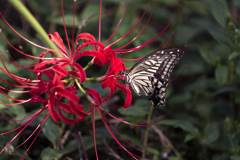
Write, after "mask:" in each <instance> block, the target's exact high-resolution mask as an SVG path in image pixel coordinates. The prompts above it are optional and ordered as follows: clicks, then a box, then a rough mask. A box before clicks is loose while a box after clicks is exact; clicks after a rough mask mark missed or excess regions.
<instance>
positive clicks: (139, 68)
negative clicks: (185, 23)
mask: <svg viewBox="0 0 240 160" xmlns="http://www.w3.org/2000/svg"><path fill="white" fill-rule="evenodd" d="M183 53H184V51H183V50H181V49H179V48H166V49H161V50H158V51H156V52H153V53H151V54H149V55H147V56H145V57H144V58H143V59H141V60H140V61H138V62H137V63H136V64H135V65H134V66H133V67H132V69H131V70H130V71H129V73H128V76H129V78H130V79H131V80H130V83H131V85H132V87H133V89H134V91H135V92H136V93H137V94H138V95H141V90H140V89H143V91H144V93H145V94H146V96H147V98H148V99H149V101H151V102H152V103H153V105H154V106H157V105H164V104H165V97H164V94H165V92H166V89H165V88H166V86H167V85H168V80H169V76H170V73H171V72H172V70H173V69H174V67H175V66H176V64H177V63H178V61H179V59H180V58H181V57H182V55H183Z"/></svg>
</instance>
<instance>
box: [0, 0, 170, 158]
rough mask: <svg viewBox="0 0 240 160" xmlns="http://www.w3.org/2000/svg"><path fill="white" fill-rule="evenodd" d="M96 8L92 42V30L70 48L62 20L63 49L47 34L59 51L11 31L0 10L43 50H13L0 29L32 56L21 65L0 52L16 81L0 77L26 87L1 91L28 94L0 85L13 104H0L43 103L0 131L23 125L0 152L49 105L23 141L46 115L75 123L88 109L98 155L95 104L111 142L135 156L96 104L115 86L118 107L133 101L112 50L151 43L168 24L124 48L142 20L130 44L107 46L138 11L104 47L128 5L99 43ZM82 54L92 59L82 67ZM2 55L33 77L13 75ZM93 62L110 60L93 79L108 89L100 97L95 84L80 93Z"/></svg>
mask: <svg viewBox="0 0 240 160" xmlns="http://www.w3.org/2000/svg"><path fill="white" fill-rule="evenodd" d="M100 4H102V0H100ZM62 5H63V4H62ZM127 5H128V4H127ZM148 6H149V5H148ZM148 6H147V8H146V10H145V12H144V14H143V16H144V15H145V13H146V11H147V9H148ZM62 8H63V6H62ZM101 8H102V6H100V16H99V39H98V41H96V39H95V37H94V36H93V35H91V34H89V33H80V34H79V35H78V36H77V38H76V44H77V49H76V50H75V51H74V50H73V44H74V39H72V46H70V43H69V40H68V36H67V32H66V25H64V29H65V34H66V39H67V43H68V50H67V49H66V47H65V45H64V44H63V40H62V38H61V37H60V35H59V34H58V32H54V33H52V34H49V38H50V40H51V41H52V42H55V44H56V45H57V47H58V49H59V51H56V50H52V49H48V48H45V47H42V46H39V45H37V44H34V43H33V42H31V41H29V40H27V39H26V38H24V37H23V36H22V35H20V34H19V33H18V32H17V31H16V30H14V28H12V26H11V25H10V24H9V23H8V22H7V21H6V20H5V19H4V17H3V16H2V14H1V13H0V15H1V17H2V18H3V20H4V21H5V22H6V23H7V24H8V26H9V27H10V28H11V29H12V30H13V31H14V32H15V33H16V34H18V35H19V36H20V37H22V38H23V39H24V40H26V41H27V42H29V43H31V44H33V45H34V46H36V47H39V48H41V49H44V50H45V51H44V52H43V53H41V54H40V56H39V57H36V56H31V55H28V54H26V53H24V52H22V51H20V50H18V49H17V48H15V47H14V46H13V45H11V43H10V42H8V40H7V39H6V38H5V37H4V35H3V33H1V34H2V36H3V37H4V38H5V40H6V41H7V42H8V43H9V45H10V46H11V47H12V48H13V49H14V50H16V51H17V52H19V53H20V54H22V55H24V56H25V57H26V59H28V60H29V61H31V62H32V63H33V64H32V65H25V66H24V65H20V64H18V63H17V62H16V61H14V60H13V59H12V58H11V60H10V59H7V58H6V57H4V55H3V54H2V53H1V56H0V59H1V61H2V63H3V65H4V68H1V67H0V69H1V70H2V71H3V72H4V73H5V74H6V75H8V76H9V77H12V78H13V79H14V80H15V81H16V82H18V83H19V85H15V84H11V83H9V82H6V81H4V80H3V79H2V78H1V77H0V79H1V80H2V81H3V82H5V83H6V84H8V85H11V86H14V87H18V88H23V89H28V90H27V91H18V92H17V91H12V90H8V89H6V88H4V87H2V86H0V87H1V89H2V90H5V91H9V92H13V93H20V94H23V93H24V94H30V95H31V98H30V99H28V100H22V99H16V98H13V97H10V96H8V95H7V94H5V93H4V92H3V91H2V90H0V92H1V93H2V94H3V95H4V96H6V97H7V98H10V99H12V100H13V101H15V102H16V103H12V104H6V103H3V102H0V104H3V105H17V104H22V103H41V104H43V108H42V109H40V110H39V111H37V112H36V113H35V114H33V115H31V116H29V117H26V118H24V119H22V120H18V121H23V120H26V119H29V120H28V121H27V122H26V123H24V124H23V125H21V126H19V127H18V128H16V129H14V130H11V131H8V132H5V133H2V135H4V134H7V133H10V132H13V131H15V130H17V129H20V128H22V129H21V130H20V132H19V133H18V134H17V135H16V136H15V137H14V138H13V139H12V140H11V141H10V142H9V143H7V145H6V146H5V147H4V148H3V149H2V151H1V152H0V154H1V153H2V152H3V151H4V149H6V147H7V146H8V145H9V144H10V143H11V142H12V141H13V140H14V139H15V138H16V137H17V136H18V135H19V134H20V133H21V132H22V131H23V130H24V129H25V128H26V127H27V126H28V125H29V124H30V123H31V122H32V121H33V120H34V119H35V118H36V117H37V116H38V115H39V114H41V113H42V112H43V111H44V110H47V109H48V112H47V114H46V115H45V117H44V118H43V120H42V121H41V122H40V124H39V125H38V126H37V128H36V129H35V130H34V132H33V133H32V134H31V135H30V136H29V137H28V138H27V139H26V140H25V141H24V142H23V143H22V144H24V143H25V142H26V141H28V140H29V139H30V137H31V136H32V135H33V134H34V133H35V132H36V131H37V130H38V129H39V132H38V133H37V136H38V134H39V133H40V131H41V130H42V128H43V126H44V124H45V123H46V121H47V119H48V118H49V116H50V115H51V117H52V118H53V120H54V121H55V122H59V121H61V120H63V121H64V122H65V123H67V124H76V123H78V122H80V121H83V120H84V119H85V117H86V116H88V115H90V114H91V113H92V123H93V131H94V142H95V151H96V158H97V159H98V155H97V147H96V140H95V109H96V110H97V112H98V113H99V115H100V117H101V119H102V121H103V123H104V125H105V126H106V128H107V130H108V131H109V133H110V134H111V135H112V137H113V138H114V139H115V141H116V142H117V143H118V144H119V145H120V146H121V147H122V148H123V149H124V150H125V151H126V152H127V153H129V155H131V156H132V157H133V158H134V159H137V157H138V156H137V155H134V154H133V153H131V152H129V151H128V150H127V149H126V148H125V147H124V146H123V145H122V144H121V143H120V142H119V140H118V139H117V138H116V136H115V135H114V134H113V133H112V131H111V129H110V127H109V126H111V127H112V128H113V129H114V130H115V128H114V127H113V126H112V125H111V123H110V122H109V121H108V119H107V118H106V116H105V115H104V114H103V112H106V111H105V110H104V109H103V108H102V107H101V106H100V105H101V103H102V102H103V101H107V100H108V99H109V98H110V97H111V96H112V95H113V94H114V93H115V91H116V89H117V88H118V89H120V90H121V91H122V92H123V93H124V94H125V95H126V100H125V103H124V105H123V106H122V107H123V108H128V107H129V106H130V104H131V101H132V94H131V91H130V89H129V88H127V87H126V86H125V85H124V84H122V83H120V82H119V81H118V80H121V78H120V77H121V75H117V74H118V73H119V72H121V71H123V70H126V66H125V64H124V62H123V60H122V59H119V58H117V57H116V55H117V54H122V53H130V52H133V51H136V50H138V49H140V48H143V47H145V46H147V45H148V44H150V43H151V42H153V41H154V40H155V39H156V38H158V37H159V36H160V35H161V34H162V33H163V32H164V31H165V30H166V29H167V28H168V26H169V25H170V23H169V24H168V25H167V26H166V27H165V28H164V29H163V30H162V31H161V32H160V33H159V34H158V35H156V36H155V37H154V38H153V39H151V40H149V41H147V42H146V43H144V44H142V45H140V46H137V47H134V48H130V49H123V48H124V47H126V46H128V45H129V44H130V43H132V42H133V41H134V40H135V39H136V38H137V37H138V36H139V35H140V34H141V33H142V31H143V30H144V28H145V27H146V25H147V23H146V25H145V26H144V28H143V29H142V30H141V31H140V32H139V34H138V35H137V36H136V37H135V38H134V39H132V40H131V41H130V42H129V43H127V44H125V45H124V46H122V47H120V48H117V49H112V47H111V46H112V45H113V44H115V43H117V42H118V41H120V40H121V39H123V38H124V37H126V36H127V35H128V34H129V33H130V32H131V31H132V30H133V29H134V28H135V27H136V26H137V25H138V24H139V22H140V21H141V20H142V18H143V16H142V17H141V18H140V20H139V21H138V22H137V24H136V25H135V26H134V27H133V28H132V29H131V30H130V31H129V32H127V33H126V34H125V35H124V36H122V37H121V38H119V39H118V40H116V41H115V42H113V43H111V44H110V45H108V46H106V47H105V44H106V43H107V42H108V40H109V39H110V38H111V37H112V36H113V35H114V33H115V32H116V30H117V29H118V26H119V24H120V22H121V21H122V19H123V16H124V13H125V11H126V9H127V6H126V8H125V11H124V13H123V15H122V18H121V19H120V21H119V24H118V25H117V27H116V29H115V30H114V32H113V33H112V34H111V36H110V37H109V38H108V39H107V40H106V41H105V42H104V43H101V42H100V36H101V34H100V33H101ZM62 14H63V21H64V12H63V10H62ZM149 19H150V18H149ZM64 23H65V21H64ZM73 35H74V32H73ZM80 40H83V43H82V44H81V43H79V42H78V41H80ZM87 46H92V49H91V50H84V51H82V50H83V49H85V47H87ZM68 51H69V52H68ZM54 53H58V54H59V55H61V56H57V57H56V56H54ZM46 54H50V55H51V57H50V58H48V57H45V55H46ZM83 56H92V57H93V59H92V61H90V62H89V64H88V66H86V67H85V68H82V66H81V65H80V64H79V63H77V60H78V59H80V58H81V57H83ZM3 57H4V58H5V59H6V60H7V61H9V62H10V63H12V64H13V65H15V66H18V67H22V68H24V69H26V70H28V71H30V72H34V73H35V74H36V75H37V79H27V78H24V77H19V76H16V75H14V74H12V73H10V72H9V71H8V69H7V67H6V66H5V64H4V61H3ZM29 58H34V59H36V60H37V61H38V62H34V61H32V60H30V59H29ZM130 60H134V59H130ZM93 64H95V65H98V66H104V65H106V64H109V68H108V70H107V72H106V74H105V75H103V76H101V77H98V78H95V80H97V81H99V82H100V83H101V85H102V88H103V89H106V88H109V89H110V93H109V95H107V96H106V97H104V98H102V97H101V96H100V95H99V93H97V92H96V91H95V90H94V89H86V90H87V91H86V92H85V90H84V89H83V88H82V86H81V83H83V82H84V81H86V80H87V77H86V73H85V71H86V70H87V68H88V67H90V66H91V65H93ZM69 68H70V69H69ZM44 76H45V77H47V79H46V78H43V77H44ZM74 84H76V85H77V86H78V89H79V90H80V91H81V92H82V93H83V94H84V96H85V97H86V98H87V99H88V101H89V102H90V104H91V107H90V108H89V109H88V111H87V112H84V111H83V105H82V104H79V102H80V98H79V97H78V96H77V95H76V94H77V93H78V89H77V88H76V87H75V86H73V85H74ZM44 94H47V96H44ZM45 97H47V98H45ZM62 99H67V102H68V103H65V102H63V101H61V100H62ZM64 112H68V113H72V114H74V115H76V116H78V118H75V119H69V118H67V117H66V116H65V115H64ZM106 113H107V114H108V115H110V116H112V115H111V114H110V113H108V112H106ZM112 117H113V118H115V119H117V120H119V119H118V118H116V117H114V116H112ZM9 119H10V118H9ZM13 121H16V120H13ZM120 121H121V122H123V123H127V124H130V123H128V122H125V121H122V120H120ZM130 125H134V124H130ZM135 126H144V125H135ZM115 131H116V130H115ZM116 133H117V134H118V135H119V136H120V137H121V138H122V139H123V140H124V141H126V140H125V139H124V138H123V137H122V136H121V135H120V134H119V133H118V132H117V131H116ZM37 136H36V137H35V139H36V138H37ZM35 139H34V140H33V142H34V141H35ZM33 142H32V143H31V145H30V146H29V147H28V149H27V151H28V150H29V148H30V147H31V146H32V144H33ZM127 143H128V142H127ZM22 144H20V145H19V146H21V145H22ZM128 144H129V145H131V144H130V143H128ZM131 146H132V145H131ZM134 148H135V147H134ZM138 150H139V149H138ZM27 151H26V152H25V153H24V155H25V154H26V153H27ZM24 155H23V156H24ZM23 156H22V158H23ZM22 158H21V159H22Z"/></svg>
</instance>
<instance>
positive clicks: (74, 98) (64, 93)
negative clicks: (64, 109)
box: [54, 88, 80, 104]
mask: <svg viewBox="0 0 240 160" xmlns="http://www.w3.org/2000/svg"><path fill="white" fill-rule="evenodd" d="M54 90H55V92H56V93H57V94H58V95H60V96H62V97H65V98H67V99H69V100H70V101H73V102H74V103H77V104H78V102H79V101H80V98H79V97H78V96H76V95H75V94H73V93H72V92H70V91H68V90H67V89H63V88H55V89H54Z"/></svg>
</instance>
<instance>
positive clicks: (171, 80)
mask: <svg viewBox="0 0 240 160" xmlns="http://www.w3.org/2000/svg"><path fill="white" fill-rule="evenodd" d="M174 68H175V67H174ZM186 68H187V65H186V66H185V67H184V68H183V70H182V71H181V72H180V73H179V74H178V75H177V76H176V77H175V78H173V79H172V80H171V81H169V83H171V82H172V81H174V80H175V79H176V78H177V77H178V76H180V75H181V74H182V73H183V71H184V70H185V69H186Z"/></svg>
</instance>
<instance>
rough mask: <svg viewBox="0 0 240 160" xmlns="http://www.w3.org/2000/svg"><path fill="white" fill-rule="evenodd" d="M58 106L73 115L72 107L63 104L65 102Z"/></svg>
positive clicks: (59, 103)
mask: <svg viewBox="0 0 240 160" xmlns="http://www.w3.org/2000/svg"><path fill="white" fill-rule="evenodd" d="M58 105H59V106H60V107H61V108H62V110H64V111H66V112H69V113H72V111H71V109H70V106H69V105H68V104H66V103H63V102H58Z"/></svg>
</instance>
